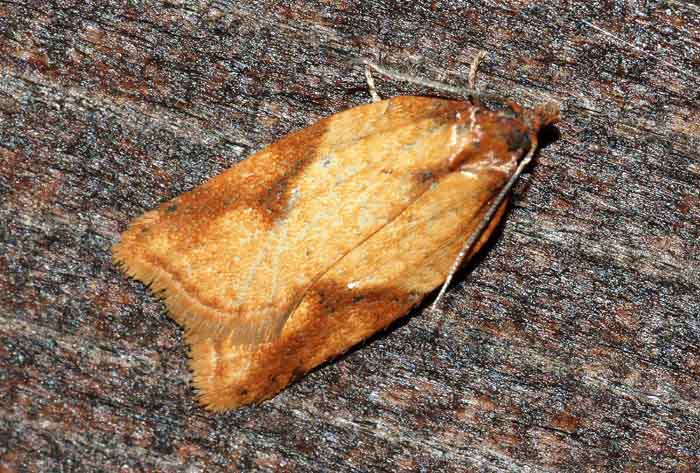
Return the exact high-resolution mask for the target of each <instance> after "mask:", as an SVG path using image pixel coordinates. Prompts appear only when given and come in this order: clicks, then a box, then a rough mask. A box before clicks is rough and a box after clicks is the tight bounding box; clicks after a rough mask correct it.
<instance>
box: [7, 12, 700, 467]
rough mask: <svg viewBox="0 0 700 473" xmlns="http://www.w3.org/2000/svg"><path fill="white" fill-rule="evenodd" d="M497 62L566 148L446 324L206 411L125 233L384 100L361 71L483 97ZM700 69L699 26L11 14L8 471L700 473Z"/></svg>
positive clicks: (425, 316)
mask: <svg viewBox="0 0 700 473" xmlns="http://www.w3.org/2000/svg"><path fill="white" fill-rule="evenodd" d="M283 3H284V5H282V4H283ZM482 49H483V50H486V51H487V52H488V54H489V56H488V59H487V60H486V61H485V62H484V64H483V65H482V67H481V70H480V75H479V85H480V87H481V88H482V89H483V90H484V91H485V92H489V93H495V94H498V95H501V96H504V97H507V98H511V99H514V100H515V101H517V102H520V103H523V104H525V105H530V106H534V105H537V104H541V103H543V102H546V101H549V100H556V101H558V102H560V103H561V105H562V110H563V113H562V121H561V123H559V124H558V125H557V128H556V131H553V132H551V133H550V135H549V136H548V137H546V138H547V139H546V140H545V141H546V146H544V147H543V149H541V150H540V152H539V153H538V159H537V162H536V163H535V165H534V166H533V167H532V168H531V170H530V173H529V174H528V175H527V176H526V177H525V179H523V180H522V181H521V183H520V184H519V185H518V187H517V189H516V195H515V205H514V206H513V207H512V209H511V210H510V211H509V213H508V215H507V216H506V217H505V222H504V225H503V226H502V228H501V230H500V231H499V232H498V235H496V238H495V239H494V240H493V241H492V243H491V244H490V245H488V247H487V248H486V251H485V252H484V253H483V254H482V256H481V257H480V258H478V259H477V260H476V261H474V262H473V263H472V264H470V265H469V267H468V268H467V269H466V270H465V271H463V272H462V273H460V274H459V275H458V277H457V278H456V281H455V283H454V284H453V287H452V288H451V289H450V291H448V294H447V299H446V301H445V305H444V310H443V311H442V313H441V314H436V313H432V312H430V311H428V310H427V309H426V307H425V306H422V307H420V308H419V309H417V310H414V311H413V312H412V314H411V315H410V316H409V317H408V318H407V319H405V320H404V321H403V322H401V323H399V324H397V325H394V326H393V327H391V328H390V329H389V330H388V331H387V332H385V333H383V334H381V335H379V336H377V337H375V338H374V339H372V340H370V341H369V342H367V343H365V344H363V345H362V346H360V347H358V348H357V349H354V350H352V351H351V352H349V353H348V354H346V355H345V356H343V357H342V358H340V359H338V360H336V361H333V362H331V363H328V364H326V365H324V366H321V367H320V368H319V369H316V370H315V371H313V372H312V373H311V374H310V375H308V376H306V377H305V378H303V379H302V380H301V381H299V382H297V383H296V384H294V385H292V386H291V387H290V388H289V389H287V390H285V391H284V392H283V393H282V394H280V395H279V396H277V397H275V398H274V399H273V400H271V401H269V402H266V403H264V404H262V405H260V406H254V407H247V408H243V409H241V410H237V411H233V412H229V413H225V414H211V413H209V412H206V411H204V410H203V409H202V408H201V407H200V406H199V405H197V403H196V401H195V396H194V392H193V391H192V389H191V388H190V387H189V386H190V383H189V381H190V377H191V375H190V373H189V372H188V370H187V353H186V346H185V342H184V338H183V333H182V330H181V329H180V328H179V327H178V326H177V325H176V324H175V323H174V322H173V321H171V320H170V319H169V318H168V317H167V316H166V313H165V310H164V306H163V305H162V304H161V303H160V302H158V301H157V300H155V299H154V298H153V297H151V296H150V295H148V293H147V290H146V288H145V287H144V286H143V285H141V284H140V283H137V282H135V281H130V280H128V279H125V278H124V277H123V276H122V275H121V274H120V273H119V271H118V270H117V269H116V268H115V267H114V266H113V265H112V263H111V261H110V248H111V246H112V244H114V243H115V242H116V241H117V237H118V235H119V233H120V232H121V231H123V230H124V229H125V227H126V225H127V223H128V222H129V221H130V220H131V219H132V218H134V217H135V216H138V215H140V214H141V213H143V212H144V211H145V210H149V209H151V208H153V207H155V206H156V205H157V204H159V203H161V202H164V201H167V200H168V199H170V198H172V197H174V196H176V195H178V194H180V193H182V192H183V191H187V190H190V189H192V188H193V187H194V186H196V185H197V184H199V183H201V182H203V181H204V180H206V179H207V178H209V177H211V176H214V175H216V174H218V173H219V172H221V171H222V170H224V169H226V168H227V167H228V166H230V165H231V164H233V163H235V162H237V161H240V160H242V159H244V158H245V157H246V156H248V155H250V154H252V153H253V152H254V151H256V150H259V149H261V148H262V147H264V146H265V145H266V144H268V143H270V142H272V141H274V140H276V139H278V138H280V137H281V136H283V135H284V134H286V133H288V132H290V131H293V130H296V129H300V128H302V127H304V126H306V125H308V124H310V123H312V122H314V121H315V120H317V119H319V118H321V117H324V116H328V115H330V114H333V113H336V112H338V111H341V110H344V109H346V108H348V107H350V106H354V105H358V104H361V103H365V102H367V100H368V94H367V88H366V85H365V80H364V76H363V72H362V70H361V68H359V67H357V66H354V65H352V64H350V60H351V59H353V58H356V57H360V56H362V57H370V58H373V59H374V60H377V61H379V62H382V63H384V64H388V65H391V66H393V67H395V68H399V69H402V70H408V71H410V72H412V73H414V74H416V75H420V76H422V77H427V78H430V79H437V80H442V81H445V82H449V83H453V84H464V83H465V82H466V76H467V73H468V69H469V63H470V61H471V59H472V57H473V56H474V55H475V54H476V53H477V52H478V51H479V50H482ZM698 58H700V7H698V6H697V5H696V4H694V3H686V2H676V1H671V2H622V1H619V2H611V1H608V2H596V1H594V2H588V1H578V2H576V1H572V2H564V1H554V0H552V1H547V2H524V1H521V2H516V1H513V2H448V1H433V2H425V1H418V2H388V1H383V0H376V1H371V2H370V1H367V2H350V1H341V0H338V1H322V2H302V1H296V2H273V1H254V2H232V1H225V0H221V1H218V2H205V1H200V2H196V1H185V0H170V1H161V2H158V1H150V0H146V1H128V2H115V1H104V2H96V1H93V0H86V1H61V0H59V1H54V2H45V1H39V0H25V1H7V0H0V318H1V324H0V396H1V398H0V472H15V471H18V472H25V471H26V472H33V471H37V472H45V471H51V472H53V471H56V472H82V471H85V472H96V471H106V472H112V471H114V472H137V471H159V472H176V471H177V472H179V471H186V472H228V471H292V472H296V471H299V472H301V471H304V472H306V471H311V472H313V471H317V472H325V471H391V472H400V471H464V472H471V471H522V472H532V471H576V472H580V471H697V468H698V465H699V464H700V228H699V226H698V219H699V218H700V191H699V184H700V159H699V158H698V146H699V145H700V107H699V105H698V104H699V103H700V102H699V100H698V99H700V92H699V89H698V81H699V80H700V60H699V59H698ZM376 79H377V85H378V89H379V90H378V91H379V92H380V94H382V95H383V96H392V95H399V94H433V95H434V92H431V91H429V90H425V89H421V88H419V87H416V86H412V85H408V84H402V83H396V82H391V81H386V80H383V79H382V78H380V77H377V78H376ZM452 98H454V97H452ZM441 317H442V320H443V321H444V325H443V328H442V330H441V331H440V332H439V334H438V335H435V333H434V329H435V327H436V326H437V325H438V323H439V319H440V318H441Z"/></svg>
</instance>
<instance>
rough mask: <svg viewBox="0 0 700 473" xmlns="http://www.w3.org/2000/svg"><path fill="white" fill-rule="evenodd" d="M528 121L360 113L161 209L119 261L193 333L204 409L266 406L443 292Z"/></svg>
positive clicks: (409, 106)
mask: <svg viewBox="0 0 700 473" xmlns="http://www.w3.org/2000/svg"><path fill="white" fill-rule="evenodd" d="M530 122H531V121H530V120H526V119H524V118H523V116H521V115H519V114H518V113H513V112H490V111H488V110H486V109H484V108H480V107H476V106H472V105H470V104H469V103H466V102H461V101H451V100H442V99H433V98H425V97H396V98H393V99H389V100H384V101H381V102H377V103H373V104H369V105H364V106H360V107H356V108H353V109H350V110H347V111H345V112H341V113H338V114H336V115H333V116H331V117H328V118H325V119H322V120H320V121H318V122H317V123H315V124H314V125H311V126H310V127H308V128H305V129H303V130H301V131H298V132H296V133H292V134H290V135H287V136H286V137H284V138H282V139H281V140H280V141H278V142H276V143H274V144H272V145H270V146H268V147H267V148H265V149H263V150H262V151H260V152H258V153H256V154H255V155H253V156H251V157H250V158H248V159H247V160H245V161H243V162H241V163H238V164H236V165H235V166H233V167H232V168H230V169H229V170H227V171H225V172H224V173H222V174H220V175H218V176H216V177H214V178H212V179H210V180H209V181H207V182H205V183H204V184H202V185H200V186H198V187H197V188H195V189H193V190H192V191H190V192H187V193H185V194H183V195H181V196H179V197H177V198H175V199H173V200H171V201H169V202H166V203H164V204H163V205H161V206H160V207H158V208H157V209H155V210H153V211H150V212H147V213H146V214H144V215H143V216H141V217H140V218H138V219H136V220H135V221H134V222H133V223H132V224H131V225H130V226H129V228H128V229H127V230H126V231H125V232H124V234H123V235H122V238H121V241H120V242H119V243H118V244H117V245H115V247H114V251H113V254H114V259H115V261H116V262H117V263H119V264H120V265H122V266H123V268H124V270H125V271H126V272H127V273H128V274H129V275H130V276H133V277H135V278H137V279H139V280H141V281H144V282H145V283H147V284H150V285H151V288H152V290H153V291H154V292H155V293H157V294H159V295H160V296H161V297H162V298H163V299H164V301H165V303H166V305H167V307H168V309H169V312H170V314H171V315H172V317H173V318H174V319H175V320H177V321H178V322H179V323H180V324H182V325H183V326H184V327H185V329H186V336H187V339H188V342H189V343H190V345H191V357H192V359H191V366H192V369H193V372H194V383H195V386H196V387H197V388H198V389H199V393H200V398H201V401H202V402H203V403H204V404H205V406H207V407H209V408H211V409H216V410H219V409H226V408H232V407H237V406H240V405H242V404H246V403H250V402H256V401H260V400H262V399H266V398H269V397H271V396H272V395H274V394H275V393H277V392H278V391H279V390H281V389H282V388H284V387H285V386H286V385H287V384H288V383H289V382H290V381H291V380H292V379H293V378H295V377H297V376H299V375H301V374H303V373H305V372H307V371H309V370H310V369H312V368H313V367H315V366H317V365H318V364H320V363H322V362H323V361H325V360H327V359H329V358H332V357H333V356H337V355H338V354H340V353H342V352H344V351H346V350H347V349H348V348H350V347H351V346H353V345H354V344H356V343H358V342H359V341H361V340H363V339H365V338H367V337H368V336H370V335H372V334H373V333H375V332H377V331H379V330H381V329H383V328H384V327H386V326H387V325H388V324H390V323H391V322H392V321H394V320H395V319H397V318H399V317H400V316H402V315H403V314H405V313H406V312H408V310H410V308H411V307H412V306H414V305H416V304H417V303H418V302H420V300H421V299H422V298H423V297H424V296H425V295H426V294H427V293H429V292H430V291H432V290H433V289H434V288H435V287H437V286H438V285H440V284H441V283H442V282H443V281H444V280H445V277H446V275H447V273H448V272H449V268H450V265H451V264H452V262H453V261H454V258H455V256H456V255H457V253H458V252H459V250H460V248H461V246H462V244H463V242H464V240H465V236H466V235H468V234H469V233H470V232H471V231H473V229H474V228H475V227H476V226H477V224H478V223H479V221H480V216H482V215H483V213H484V212H485V209H486V207H487V206H488V204H489V203H490V201H491V200H492V199H493V197H494V196H495V195H496V194H497V193H498V191H499V190H500V189H501V188H502V186H503V185H504V183H505V182H506V181H507V179H508V178H509V176H510V174H511V173H512V172H513V170H514V169H515V167H516V165H517V162H518V159H520V158H521V157H522V155H523V154H524V153H525V152H526V151H527V150H528V148H529V146H530V141H531V139H532V138H533V133H536V131H537V130H536V129H535V128H536V127H537V126H539V123H538V124H537V125H536V126H534V125H533V124H532V123H530ZM502 210H503V209H502V208H501V210H500V211H499V213H498V214H497V217H496V218H494V219H493V221H492V222H491V224H490V226H489V228H488V229H487V231H486V232H485V233H484V234H483V235H482V237H481V240H480V242H479V244H478V245H477V247H478V246H480V245H481V244H482V243H483V242H485V241H486V239H487V238H488V235H489V234H490V233H491V231H492V230H493V227H494V226H495V225H496V223H497V221H498V219H499V218H500V215H501V214H502ZM476 249H477V248H475V249H474V251H476Z"/></svg>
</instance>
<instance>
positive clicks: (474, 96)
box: [469, 50, 486, 107]
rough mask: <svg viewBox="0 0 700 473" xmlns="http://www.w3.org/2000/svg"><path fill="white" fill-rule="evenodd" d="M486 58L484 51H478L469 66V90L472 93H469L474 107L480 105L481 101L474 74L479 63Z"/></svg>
mask: <svg viewBox="0 0 700 473" xmlns="http://www.w3.org/2000/svg"><path fill="white" fill-rule="evenodd" d="M485 57H486V51H483V50H482V51H479V52H478V53H477V54H476V56H474V59H472V63H471V65H470V66H469V89H470V90H471V91H472V93H471V98H472V102H473V103H474V105H476V106H477V107H478V106H480V105H481V101H480V100H479V88H478V87H477V85H476V73H477V71H478V70H479V65H480V64H481V62H482V61H483V60H484V58H485Z"/></svg>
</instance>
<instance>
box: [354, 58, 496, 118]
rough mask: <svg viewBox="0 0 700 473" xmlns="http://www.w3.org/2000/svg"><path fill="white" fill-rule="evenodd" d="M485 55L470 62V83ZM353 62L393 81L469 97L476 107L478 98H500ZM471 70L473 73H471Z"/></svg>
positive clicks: (361, 60) (370, 64)
mask: <svg viewBox="0 0 700 473" xmlns="http://www.w3.org/2000/svg"><path fill="white" fill-rule="evenodd" d="M482 53H483V56H482ZM485 55H486V53H485V52H483V51H482V52H480V53H479V54H477V56H476V58H475V60H474V61H472V65H471V66H470V72H469V78H470V79H469V80H470V82H471V81H472V76H473V77H474V81H475V80H476V69H478V67H479V63H480V62H481V61H482V60H483V58H484V57H485ZM353 62H356V63H359V64H364V65H365V66H366V67H367V68H370V69H374V70H375V71H376V72H378V73H380V74H382V75H384V76H386V77H389V78H391V79H394V80H398V81H402V82H408V83H410V84H416V85H420V86H422V87H427V88H430V89H434V90H438V91H440V92H446V93H449V94H455V95H461V96H462V97H469V99H470V100H471V101H472V103H474V104H475V105H478V103H479V99H480V98H485V99H486V100H495V101H499V100H500V97H497V96H492V95H481V94H479V93H478V91H476V90H475V89H474V88H473V86H472V84H470V86H469V87H468V88H465V87H457V86H454V85H449V84H444V83H442V82H438V81H435V80H430V79H423V78H420V77H415V76H412V75H410V74H405V73H403V72H399V71H397V70H394V69H391V68H388V67H384V66H380V65H379V64H375V63H374V62H372V61H370V60H369V59H367V58H359V59H356V60H354V61H353ZM472 70H473V72H472Z"/></svg>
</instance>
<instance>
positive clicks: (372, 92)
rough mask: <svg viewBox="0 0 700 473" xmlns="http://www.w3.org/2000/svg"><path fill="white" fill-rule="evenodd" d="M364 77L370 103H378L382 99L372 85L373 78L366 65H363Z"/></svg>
mask: <svg viewBox="0 0 700 473" xmlns="http://www.w3.org/2000/svg"><path fill="white" fill-rule="evenodd" d="M365 77H366V78H367V88H368V89H369V95H370V97H372V102H379V101H380V100H382V98H381V97H380V96H379V94H378V93H377V87H376V86H375V85H374V77H372V71H371V70H370V68H369V66H368V65H365Z"/></svg>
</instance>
